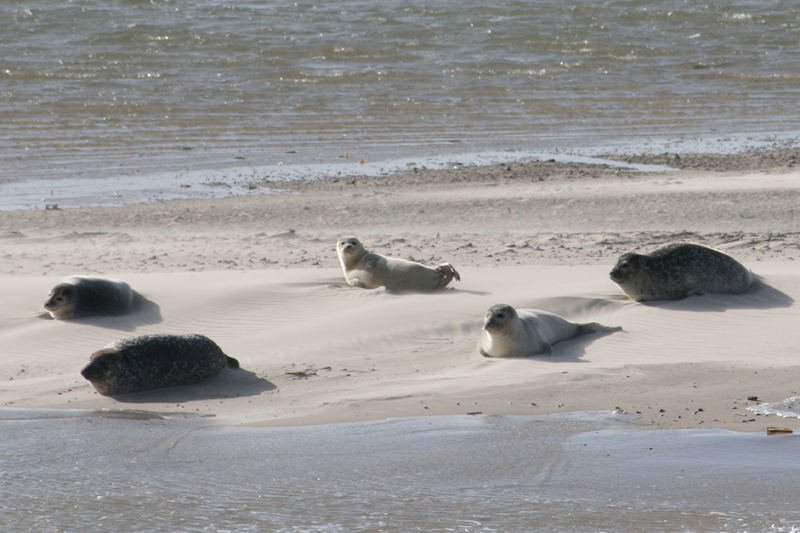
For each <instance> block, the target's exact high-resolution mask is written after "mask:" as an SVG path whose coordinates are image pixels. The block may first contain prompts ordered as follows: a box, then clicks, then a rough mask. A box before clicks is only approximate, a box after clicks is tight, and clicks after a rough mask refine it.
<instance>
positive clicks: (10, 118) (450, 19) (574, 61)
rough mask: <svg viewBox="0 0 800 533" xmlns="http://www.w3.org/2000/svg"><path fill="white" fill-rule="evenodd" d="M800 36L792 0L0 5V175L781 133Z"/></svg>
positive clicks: (792, 112)
mask: <svg viewBox="0 0 800 533" xmlns="http://www.w3.org/2000/svg"><path fill="white" fill-rule="evenodd" d="M799 42H800V9H798V6H797V5H796V2H794V1H793V0H783V1H781V0H733V1H731V2H724V3H716V4H707V3H697V2H690V1H687V0H657V1H650V0H604V1H592V2H588V1H586V2H560V1H556V0H544V1H541V2H520V1H500V2H492V3H486V2H480V1H476V0H462V1H459V2H450V1H441V2H421V1H411V2H395V1H388V2H367V1H357V0H343V1H339V2H319V3H314V2H290V1H286V0H276V1H272V2H236V3H232V2H220V1H218V0H213V1H212V0H192V1H189V0H150V1H143V2H132V1H129V0H109V1H107V0H82V1H63V2H49V1H45V0H31V1H28V2H24V3H23V2H4V3H2V5H0V53H2V56H1V57H2V61H0V183H8V182H17V183H32V182H34V181H40V180H47V179H76V178H81V179H95V180H96V179H114V178H118V177H120V176H123V177H126V179H130V180H132V182H133V183H137V182H139V181H140V182H141V183H143V184H144V183H147V182H149V181H152V180H153V179H162V180H165V181H168V182H169V183H168V184H167V185H165V187H169V188H172V189H173V191H175V190H176V188H177V186H175V185H173V183H172V182H174V181H176V180H179V179H180V173H185V172H194V171H202V170H205V171H213V172H217V174H212V175H211V177H210V178H209V180H210V181H214V180H217V179H221V178H224V177H225V176H226V175H227V174H229V173H230V172H229V169H237V168H240V167H242V166H246V167H253V168H261V167H263V166H265V165H266V166H269V167H270V168H272V166H280V167H282V168H277V169H276V170H275V172H274V174H275V175H277V176H278V177H280V176H282V175H283V174H282V172H283V171H284V170H287V173H288V174H291V171H290V170H288V169H291V168H293V166H294V165H300V166H301V167H302V165H309V164H311V165H314V164H322V165H332V164H341V165H345V168H346V169H350V170H353V169H357V168H359V162H360V161H361V160H362V159H365V160H366V161H367V162H374V161H386V160H391V159H397V158H404V157H414V158H417V159H418V161H417V162H418V163H424V158H426V157H429V156H442V155H446V154H464V153H473V152H476V151H486V150H522V151H547V150H549V151H563V150H565V149H568V150H577V151H579V152H586V151H590V150H591V149H592V148H597V147H598V146H602V147H603V149H608V148H613V147H614V146H622V147H623V149H642V150H647V151H656V150H665V149H670V148H674V147H675V146H680V143H681V142H685V141H686V140H687V139H700V140H702V141H703V143H704V144H701V145H700V146H702V147H704V148H711V149H712V150H713V149H715V148H716V149H724V148H730V146H731V140H733V142H732V145H733V146H734V147H739V146H741V145H742V143H745V144H746V143H754V144H756V145H758V144H760V143H764V142H770V141H774V140H775V139H780V140H785V139H789V140H790V141H792V140H796V138H797V136H798V132H799V129H798V124H800V120H798V119H800V112H799V111H798V105H797V103H798V102H800V61H798V53H800V51H799V50H798V43H799ZM676 143H677V144H676ZM726 143H727V144H726ZM345 154H347V155H349V158H347V157H345ZM348 165H349V166H348ZM335 171H336V170H335ZM335 171H334V172H335ZM315 172H316V173H315V174H312V177H320V176H324V175H326V174H328V171H322V172H317V171H315ZM295 173H296V172H295ZM170 180H172V181H170ZM143 188H144V185H143ZM39 189H41V191H44V193H46V192H48V191H46V186H42V187H39ZM39 189H37V190H36V194H38V193H39ZM184 189H186V188H184ZM17 190H18V191H22V192H20V194H23V193H25V192H30V191H23V190H21V189H17ZM183 192H184V193H188V191H186V190H184V191H183ZM177 193H178V194H180V193H181V191H180V190H177ZM3 194H5V195H9V194H13V192H9V191H8V190H4V191H3ZM140 199H147V198H146V197H142V198H140ZM37 206H38V207H41V203H40V202H39V203H38V205H37Z"/></svg>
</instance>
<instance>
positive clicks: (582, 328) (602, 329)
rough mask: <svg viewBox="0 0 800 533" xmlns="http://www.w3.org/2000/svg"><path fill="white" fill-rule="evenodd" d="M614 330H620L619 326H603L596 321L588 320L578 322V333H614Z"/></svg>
mask: <svg viewBox="0 0 800 533" xmlns="http://www.w3.org/2000/svg"><path fill="white" fill-rule="evenodd" d="M615 331H622V327H621V326H604V325H603V324H599V323H597V322H588V323H586V324H578V335H588V334H590V333H614V332H615Z"/></svg>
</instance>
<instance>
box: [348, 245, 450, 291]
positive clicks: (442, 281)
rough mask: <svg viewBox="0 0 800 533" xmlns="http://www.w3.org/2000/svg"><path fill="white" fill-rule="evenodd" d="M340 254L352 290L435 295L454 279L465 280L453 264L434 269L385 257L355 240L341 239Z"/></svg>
mask: <svg viewBox="0 0 800 533" xmlns="http://www.w3.org/2000/svg"><path fill="white" fill-rule="evenodd" d="M336 255H337V256H338V257H339V263H340V264H341V265H342V271H344V278H345V279H346V280H347V283H348V285H350V286H351V287H362V288H365V289H376V288H378V287H386V290H388V291H391V292H433V291H436V290H439V289H441V288H443V287H445V286H447V284H448V283H450V282H451V281H452V280H453V278H455V279H456V280H461V276H460V275H459V274H458V272H456V269H455V268H453V265H451V264H450V263H442V264H441V265H439V266H437V267H436V268H431V267H427V266H425V265H423V264H420V263H416V262H414V261H407V260H405V259H396V258H392V257H384V256H382V255H380V254H376V253H373V252H369V251H367V250H366V249H365V248H364V245H363V244H361V241H359V240H358V239H356V238H355V237H347V238H345V239H341V240H339V242H337V243H336Z"/></svg>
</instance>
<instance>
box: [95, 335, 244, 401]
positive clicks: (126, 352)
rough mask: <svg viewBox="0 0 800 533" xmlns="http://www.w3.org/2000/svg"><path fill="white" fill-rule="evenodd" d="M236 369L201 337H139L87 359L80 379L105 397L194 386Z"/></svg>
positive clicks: (102, 350) (234, 360)
mask: <svg viewBox="0 0 800 533" xmlns="http://www.w3.org/2000/svg"><path fill="white" fill-rule="evenodd" d="M226 366H227V367H230V368H239V361H237V360H236V359H234V358H233V357H228V356H227V355H225V353H223V351H222V349H220V347H219V346H217V344H216V343H215V342H214V341H212V340H211V339H209V338H208V337H206V336H204V335H166V334H154V335H140V336H138V337H130V338H127V339H120V340H117V341H115V342H113V343H111V344H109V345H108V346H106V347H105V348H103V349H101V350H98V351H96V352H94V353H93V354H92V355H91V356H90V357H89V364H88V365H86V366H85V367H84V368H83V369H82V370H81V375H82V376H83V377H84V378H86V379H88V380H89V381H90V382H91V384H92V386H93V387H94V388H95V389H96V390H97V392H99V393H100V394H103V395H105V396H113V395H116V394H124V393H127V392H140V391H145V390H150V389H159V388H162V387H174V386H176V385H188V384H191V383H197V382H199V381H203V380H205V379H208V378H211V377H214V376H216V375H217V374H219V372H220V371H221V370H222V369H223V368H224V367H226Z"/></svg>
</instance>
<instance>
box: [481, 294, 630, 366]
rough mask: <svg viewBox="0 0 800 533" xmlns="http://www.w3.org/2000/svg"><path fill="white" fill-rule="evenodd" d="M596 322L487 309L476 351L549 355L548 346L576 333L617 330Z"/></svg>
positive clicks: (502, 306) (489, 354) (527, 311)
mask: <svg viewBox="0 0 800 533" xmlns="http://www.w3.org/2000/svg"><path fill="white" fill-rule="evenodd" d="M621 329H622V328H621V327H618V326H615V327H610V326H603V325H602V324H598V323H597V322H589V323H585V324H576V323H574V322H570V321H569V320H567V319H566V318H563V317H560V316H558V315H556V314H554V313H548V312H547V311H540V310H538V309H514V308H513V307H511V306H510V305H507V304H497V305H493V306H492V307H490V308H489V311H488V312H487V313H486V318H485V319H484V320H483V335H482V336H481V342H480V352H481V354H482V355H484V356H485V357H526V356H531V355H539V354H547V355H550V352H551V348H552V346H553V345H554V344H555V343H557V342H561V341H565V340H568V339H572V338H574V337H577V336H579V335H586V334H588V333H595V332H612V331H619V330H621Z"/></svg>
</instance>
